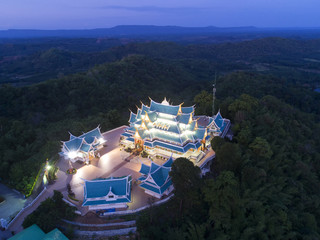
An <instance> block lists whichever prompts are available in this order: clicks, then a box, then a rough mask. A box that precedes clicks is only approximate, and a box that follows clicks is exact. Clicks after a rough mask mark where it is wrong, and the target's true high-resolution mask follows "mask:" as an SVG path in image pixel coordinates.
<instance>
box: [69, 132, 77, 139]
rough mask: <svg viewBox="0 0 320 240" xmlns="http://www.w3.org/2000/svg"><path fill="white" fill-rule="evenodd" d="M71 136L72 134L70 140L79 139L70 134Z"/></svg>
mask: <svg viewBox="0 0 320 240" xmlns="http://www.w3.org/2000/svg"><path fill="white" fill-rule="evenodd" d="M69 134H70V140H72V139H75V138H77V137H76V136H74V135H73V134H72V133H69Z"/></svg>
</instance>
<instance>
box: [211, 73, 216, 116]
mask: <svg viewBox="0 0 320 240" xmlns="http://www.w3.org/2000/svg"><path fill="white" fill-rule="evenodd" d="M216 84H217V73H216V72H215V73H214V84H213V85H212V87H213V88H212V116H214V113H215V109H214V101H215V100H216V91H217V89H216Z"/></svg>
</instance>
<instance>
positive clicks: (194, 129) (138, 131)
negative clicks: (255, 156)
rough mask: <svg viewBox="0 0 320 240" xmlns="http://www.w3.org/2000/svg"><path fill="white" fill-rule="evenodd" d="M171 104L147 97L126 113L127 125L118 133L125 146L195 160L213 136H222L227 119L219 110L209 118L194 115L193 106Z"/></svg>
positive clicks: (151, 153)
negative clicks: (127, 115)
mask: <svg viewBox="0 0 320 240" xmlns="http://www.w3.org/2000/svg"><path fill="white" fill-rule="evenodd" d="M182 105H183V104H182V103H181V104H179V105H171V104H169V102H168V101H167V100H166V99H164V100H163V101H162V102H161V103H158V102H155V101H153V100H152V99H150V104H149V105H144V104H143V103H142V104H141V107H140V108H138V110H137V113H133V112H131V113H130V119H129V127H128V128H127V129H125V132H124V133H123V134H122V138H121V144H122V145H124V146H125V147H130V148H135V149H137V150H145V151H146V152H148V153H149V154H150V155H151V156H164V157H166V158H169V157H170V156H173V157H174V158H178V157H186V158H188V159H190V160H193V161H194V162H195V163H196V162H199V161H200V160H201V159H202V158H203V157H204V156H205V151H206V149H208V148H209V147H210V140H211V139H212V138H213V137H214V136H221V137H224V136H225V135H226V133H227V131H228V129H229V127H230V121H229V120H228V119H225V118H223V117H222V116H221V114H220V111H219V112H218V113H217V114H216V115H215V116H213V117H208V116H195V115H194V110H195V107H194V106H191V107H183V106H182Z"/></svg>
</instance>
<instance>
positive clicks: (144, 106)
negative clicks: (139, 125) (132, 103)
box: [141, 104, 150, 115]
mask: <svg viewBox="0 0 320 240" xmlns="http://www.w3.org/2000/svg"><path fill="white" fill-rule="evenodd" d="M149 110H150V108H149V107H147V106H146V105H144V104H142V107H141V115H144V114H145V112H149Z"/></svg>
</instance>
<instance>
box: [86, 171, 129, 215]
mask: <svg viewBox="0 0 320 240" xmlns="http://www.w3.org/2000/svg"><path fill="white" fill-rule="evenodd" d="M131 180H132V178H131V176H124V177H118V178H113V177H110V178H98V179H94V180H91V181H88V180H85V184H84V200H83V204H82V206H88V207H89V210H103V209H111V208H115V209H117V208H126V207H127V203H129V202H131Z"/></svg>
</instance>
